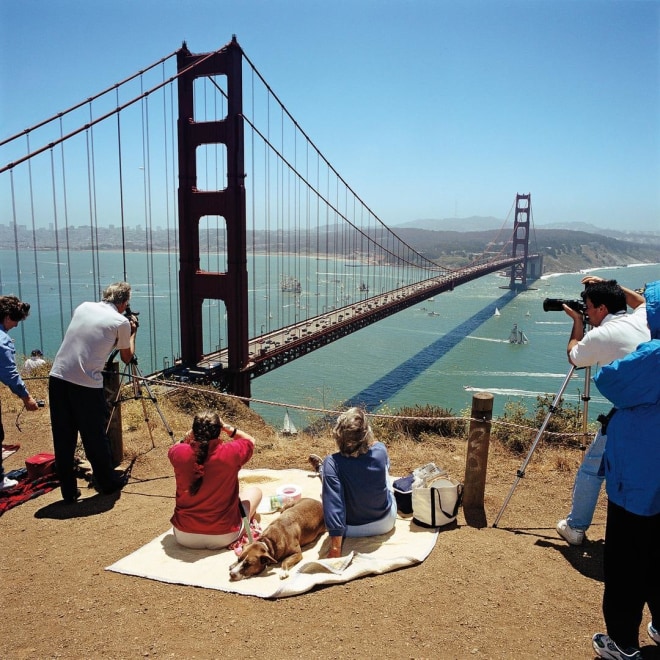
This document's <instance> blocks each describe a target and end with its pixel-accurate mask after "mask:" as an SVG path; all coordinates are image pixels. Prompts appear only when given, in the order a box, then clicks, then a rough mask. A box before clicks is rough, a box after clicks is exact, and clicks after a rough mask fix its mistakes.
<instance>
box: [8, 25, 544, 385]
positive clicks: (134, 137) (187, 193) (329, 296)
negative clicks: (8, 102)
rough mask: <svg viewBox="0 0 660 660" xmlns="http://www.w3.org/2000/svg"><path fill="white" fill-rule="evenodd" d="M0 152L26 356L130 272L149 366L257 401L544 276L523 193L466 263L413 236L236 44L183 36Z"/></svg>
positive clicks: (56, 337)
mask: <svg viewBox="0 0 660 660" xmlns="http://www.w3.org/2000/svg"><path fill="white" fill-rule="evenodd" d="M0 149H2V151H1V152H0V154H1V156H2V160H0V185H1V186H2V189H1V190H2V194H1V199H2V201H1V204H2V207H1V208H2V216H3V217H2V218H1V219H0V248H2V249H0V256H2V260H1V261H0V266H1V272H0V284H1V285H2V292H3V293H16V295H18V296H19V297H20V298H21V299H24V300H27V301H28V302H31V304H32V305H33V311H36V314H34V316H35V317H36V318H37V320H38V336H37V333H35V332H34V331H33V332H32V335H31V336H29V337H26V330H25V328H24V327H23V325H22V327H21V347H22V351H23V353H24V354H26V353H27V352H28V349H27V346H28V345H27V341H28V339H31V340H32V341H33V342H36V341H38V342H39V344H40V345H41V346H46V347H47V348H48V347H50V348H51V352H52V353H53V354H54V352H55V351H56V350H57V347H58V346H59V342H60V341H61V339H62V336H63V334H64V331H65V330H66V327H67V325H68V320H69V318H70V316H71V313H72V311H73V309H74V308H75V307H76V306H77V305H78V304H79V303H80V302H82V301H83V300H89V299H93V298H96V299H98V298H100V292H101V291H102V289H103V288H104V287H105V286H106V285H107V284H108V283H110V282H111V281H115V280H118V279H124V280H126V281H129V282H131V284H132V286H133V297H132V306H133V307H134V308H137V307H138V304H139V303H144V305H145V307H142V305H141V304H140V305H139V306H140V309H139V311H140V312H141V317H140V323H141V337H140V338H139V343H140V346H141V349H144V348H145V347H146V349H147V357H146V363H147V371H149V372H150V373H152V374H154V375H158V376H162V377H170V378H176V379H190V380H205V381H208V382H212V383H214V384H215V385H216V386H218V387H220V388H221V389H223V390H224V391H227V392H230V393H232V394H236V395H239V396H241V397H245V398H249V397H250V381H251V379H253V378H255V377H257V376H259V375H262V374H264V373H267V372H269V371H271V370H273V369H275V368H277V367H279V366H281V365H283V364H286V363H287V362H290V361H292V360H295V359H297V358H299V357H302V356H303V355H306V354H308V353H309V352H311V351H313V350H316V349H318V348H320V347H322V346H325V345H327V344H329V343H331V342H334V341H336V340H338V339H340V338H342V337H344V336H346V335H348V334H350V333H353V332H356V331H358V330H360V329H361V328H364V327H366V326H368V325H370V324H372V323H375V322H378V321H379V320H381V319H383V318H386V317H387V316H390V315H392V314H396V313H398V312H400V311H402V310H403V309H406V308H408V307H411V306H413V305H416V304H419V303H420V302H422V301H424V300H426V299H428V298H430V297H432V296H434V295H437V294H440V293H442V292H445V291H451V290H453V289H454V288H455V287H457V286H460V285H461V284H464V283H466V282H469V281H472V280H474V279H476V278H479V277H483V276H484V275H487V274H490V273H493V272H499V271H507V273H508V277H509V280H508V288H510V289H514V290H518V289H525V288H527V285H528V280H534V279H536V278H538V277H539V276H540V274H541V261H540V257H539V256H538V255H536V254H530V253H529V234H530V223H531V196H530V195H529V194H518V195H516V200H515V213H514V223H513V232H512V233H510V234H508V235H505V237H504V238H502V239H500V238H499V237H498V239H497V240H496V241H493V242H492V243H491V244H489V245H487V246H485V247H484V251H483V253H482V254H481V255H474V257H473V258H472V259H471V261H470V262H469V263H468V264H466V265H465V266H464V267H461V268H449V267H445V266H442V265H441V264H439V263H436V262H435V261H433V260H431V259H429V258H428V257H426V256H425V255H424V254H423V253H421V252H420V251H418V250H416V249H414V248H413V247H412V246H410V245H409V244H408V243H406V242H405V241H404V240H402V239H401V238H400V237H399V236H397V234H396V233H395V232H394V231H393V230H392V229H390V228H389V227H387V226H386V225H385V224H384V223H383V222H382V221H381V220H380V219H379V218H378V216H377V215H376V213H375V212H374V211H373V210H372V209H371V208H370V207H369V206H368V205H367V204H366V203H365V202H364V201H363V200H362V199H361V198H360V197H359V196H358V194H357V193H356V192H355V191H354V190H353V188H352V187H351V186H350V185H349V184H348V183H347V182H346V181H345V180H344V179H343V178H342V177H341V175H340V174H339V173H338V172H337V171H336V170H335V168H334V167H333V166H332V165H331V164H330V163H329V162H328V160H327V159H326V158H325V157H324V156H323V154H322V153H321V151H320V150H319V149H318V148H317V147H316V145H315V144H314V143H313V141H312V140H311V139H310V137H309V136H308V135H307V134H306V133H305V131H304V130H303V129H302V128H301V126H300V125H299V124H298V122H297V121H296V120H295V119H294V118H293V116H292V115H291V113H290V112H289V111H288V110H287V108H286V107H285V105H284V104H283V103H282V102H281V101H280V99H279V98H278V97H277V95H276V94H275V92H274V91H273V90H272V89H271V88H270V87H269V85H268V84H267V83H266V81H265V80H264V78H263V77H262V76H261V74H260V73H259V72H258V71H257V69H256V67H255V66H254V65H253V63H252V62H251V61H250V60H249V58H248V57H247V56H246V54H245V53H244V52H243V50H242V49H241V47H240V46H239V44H238V42H237V40H236V38H235V37H234V38H233V39H232V41H231V42H230V43H229V44H227V45H226V46H224V47H223V48H221V49H219V50H217V51H214V52H211V53H204V54H193V53H191V52H190V51H189V50H188V48H187V46H186V44H185V43H184V44H183V46H182V47H181V48H180V49H179V50H177V51H175V52H173V53H171V54H170V55H168V56H166V57H164V58H162V59H161V60H159V61H158V62H155V63H154V64H152V65H151V66H149V67H147V68H145V69H142V70H140V71H139V72H137V73H135V74H133V75H132V76H130V77H129V78H126V79H125V80H123V81H121V82H120V83H116V84H115V85H113V86H111V87H109V88H107V89H105V90H104V91H102V92H100V93H99V94H96V95H94V96H92V97H90V98H88V99H86V100H84V101H82V102H80V103H78V104H77V105H75V106H73V107H71V108H69V109H68V110H66V111H64V112H59V113H57V114H56V115H54V116H52V117H50V118H48V119H46V120H44V121H43V122H41V123H39V124H37V125H36V126H33V127H30V128H28V129H25V131H23V132H21V133H20V134H17V135H14V136H10V137H9V138H7V139H5V140H3V141H2V142H0ZM505 222H506V221H505ZM503 231H504V228H503V229H502V230H501V232H500V233H502V232H503ZM495 244H496V245H497V246H498V247H497V250H496V251H495V250H493V245H495ZM118 271H119V272H118ZM145 331H146V332H145ZM145 335H146V337H145ZM141 358H142V359H143V360H144V355H142V356H141Z"/></svg>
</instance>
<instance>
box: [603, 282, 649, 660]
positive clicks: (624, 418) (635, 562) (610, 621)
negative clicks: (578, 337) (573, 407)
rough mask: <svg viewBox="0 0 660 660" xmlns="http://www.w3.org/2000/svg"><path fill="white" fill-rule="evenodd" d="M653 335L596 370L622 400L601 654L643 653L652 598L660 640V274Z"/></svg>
mask: <svg viewBox="0 0 660 660" xmlns="http://www.w3.org/2000/svg"><path fill="white" fill-rule="evenodd" d="M644 296H645V298H646V318H647V322H648V326H649V330H650V331H651V340H650V341H647V342H644V343H642V344H640V345H639V346H638V347H637V349H636V350H635V351H633V352H632V353H630V354H629V355H627V356H626V357H624V358H621V359H620V360H615V361H614V362H612V363H611V364H609V365H607V366H604V367H603V368H602V369H601V370H600V371H599V372H598V374H597V375H596V377H595V378H594V382H595V383H596V386H597V387H598V389H599V391H600V392H601V393H602V394H603V395H604V396H606V397H607V398H608V399H609V400H610V401H611V402H612V403H613V404H614V406H615V407H616V412H615V413H614V416H613V417H612V419H611V420H610V422H609V425H608V427H607V445H606V448H605V484H606V490H607V498H608V503H607V524H606V528H605V559H604V582H605V591H604V594H603V616H604V619H605V625H606V626H607V634H603V633H598V634H596V635H594V637H593V647H594V650H595V651H596V653H597V654H598V655H599V656H600V657H601V658H613V659H615V660H616V659H618V658H634V659H637V660H641V658H642V655H641V652H640V650H639V626H640V624H641V622H642V615H643V610H644V604H645V603H646V604H648V606H649V610H650V612H651V621H650V622H649V623H648V626H647V631H648V634H649V637H650V638H651V639H652V640H653V641H654V642H655V643H656V644H660V570H658V569H659V566H658V559H659V558H660V554H659V550H658V548H659V546H658V539H660V375H659V374H660V280H658V281H656V282H653V283H652V284H649V285H648V286H647V287H646V291H645V293H644Z"/></svg>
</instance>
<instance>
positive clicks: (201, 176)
mask: <svg viewBox="0 0 660 660" xmlns="http://www.w3.org/2000/svg"><path fill="white" fill-rule="evenodd" d="M226 164H227V145H226V144H222V143H215V144H201V145H199V146H198V147H197V149H195V166H196V168H197V181H196V187H197V190H200V191H220V190H226V189H227V167H226Z"/></svg>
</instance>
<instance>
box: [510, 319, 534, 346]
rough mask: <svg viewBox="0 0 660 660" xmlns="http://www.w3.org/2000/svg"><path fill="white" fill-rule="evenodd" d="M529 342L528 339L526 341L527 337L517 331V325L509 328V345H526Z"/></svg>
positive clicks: (520, 331)
mask: <svg viewBox="0 0 660 660" xmlns="http://www.w3.org/2000/svg"><path fill="white" fill-rule="evenodd" d="M528 342H529V339H527V335H526V334H525V333H524V332H523V331H522V330H519V329H518V324H517V323H514V324H513V328H511V334H510V335H509V343H510V344H527V343H528Z"/></svg>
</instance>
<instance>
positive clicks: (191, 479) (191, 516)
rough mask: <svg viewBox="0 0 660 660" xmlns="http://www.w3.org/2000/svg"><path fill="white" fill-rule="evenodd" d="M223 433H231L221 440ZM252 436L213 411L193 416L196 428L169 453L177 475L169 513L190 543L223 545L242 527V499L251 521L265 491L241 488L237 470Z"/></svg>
mask: <svg viewBox="0 0 660 660" xmlns="http://www.w3.org/2000/svg"><path fill="white" fill-rule="evenodd" d="M221 432H224V433H225V434H226V435H227V436H229V438H230V441H229V442H223V441H222V439H221V438H220V434H221ZM254 444H255V440H254V438H253V437H252V436H251V435H249V434H248V433H245V432H244V431H240V430H239V429H237V428H236V427H232V426H228V425H226V424H225V423H224V422H223V421H222V419H220V416H219V415H218V414H217V413H215V412H212V411H206V412H201V413H198V414H197V415H195V418H194V420H193V426H192V431H190V432H189V433H188V434H187V435H186V437H185V438H184V439H183V440H182V441H181V442H179V443H177V444H175V445H172V447H170V449H169V452H168V457H169V459H170V463H172V466H173V467H174V476H175V478H176V505H175V508H174V515H173V516H172V518H171V522H172V526H173V527H174V538H176V540H177V542H178V543H179V544H180V545H183V546H185V547H187V548H195V549H207V550H220V549H221V548H226V547H227V546H228V545H229V544H231V543H233V542H234V541H235V540H236V539H238V538H239V537H240V535H241V533H242V532H243V522H242V518H241V511H240V508H239V498H240V501H241V502H242V503H243V508H244V510H245V513H246V514H247V515H248V518H249V520H252V518H253V516H254V514H255V512H256V510H257V507H258V506H259V502H261V497H262V492H261V489H260V488H257V487H256V486H249V487H248V488H246V489H245V490H243V491H240V492H239V486H238V471H239V470H240V469H241V468H242V467H243V465H245V464H246V463H247V462H248V461H249V460H250V458H251V457H252V453H253V451H254Z"/></svg>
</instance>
